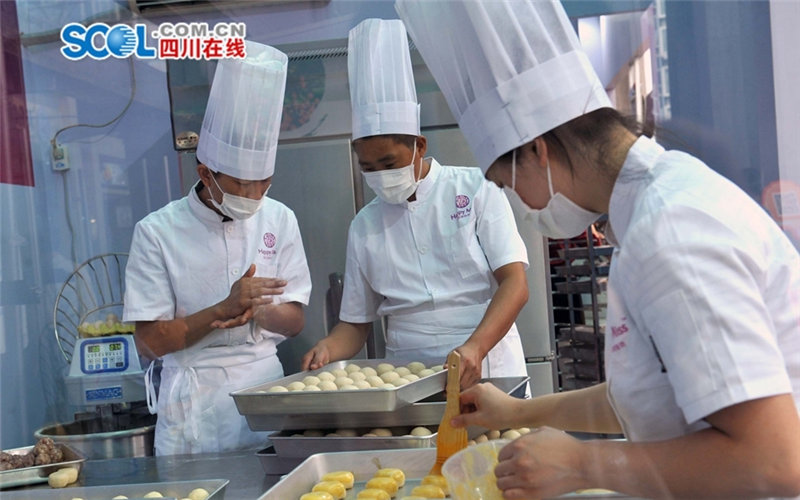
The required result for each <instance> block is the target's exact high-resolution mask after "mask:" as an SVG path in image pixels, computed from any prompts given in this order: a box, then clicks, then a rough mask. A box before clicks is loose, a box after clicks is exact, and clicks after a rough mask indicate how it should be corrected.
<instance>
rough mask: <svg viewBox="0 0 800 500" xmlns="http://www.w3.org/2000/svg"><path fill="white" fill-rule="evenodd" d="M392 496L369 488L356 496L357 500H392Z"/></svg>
mask: <svg viewBox="0 0 800 500" xmlns="http://www.w3.org/2000/svg"><path fill="white" fill-rule="evenodd" d="M391 498H392V496H391V495H390V494H388V493H386V492H385V491H383V490H379V489H378V488H367V489H365V490H361V491H359V492H358V495H356V500H390V499H391Z"/></svg>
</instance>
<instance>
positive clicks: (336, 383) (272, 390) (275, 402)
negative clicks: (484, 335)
mask: <svg viewBox="0 0 800 500" xmlns="http://www.w3.org/2000/svg"><path fill="white" fill-rule="evenodd" d="M446 378H447V374H446V373H444V372H443V370H442V366H441V365H432V366H425V365H424V364H423V363H421V362H419V361H403V360H396V359H392V360H386V359H370V360H349V361H336V362H333V363H329V364H327V365H325V366H323V367H322V368H319V369H317V370H310V371H306V372H300V373H295V374H294V375H289V376H288V377H283V378H281V379H278V380H273V381H271V382H267V383H264V384H259V385H257V386H254V387H249V388H247V389H243V390H240V391H236V392H232V393H231V396H233V399H234V401H235V402H236V408H237V409H238V411H239V413H240V414H241V415H244V416H245V417H246V416H248V415H281V414H287V413H298V414H309V413H329V414H330V413H354V412H376V411H394V410H396V409H397V408H401V407H404V406H408V405H410V404H412V403H414V402H416V401H419V400H420V399H423V398H425V397H427V396H430V395H432V394H435V393H437V392H439V391H441V390H442V389H443V388H444V385H445V382H446Z"/></svg>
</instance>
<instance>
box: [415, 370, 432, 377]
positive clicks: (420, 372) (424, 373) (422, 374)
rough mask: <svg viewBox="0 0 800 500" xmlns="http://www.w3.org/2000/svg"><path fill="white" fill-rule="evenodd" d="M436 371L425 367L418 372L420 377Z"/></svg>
mask: <svg viewBox="0 0 800 500" xmlns="http://www.w3.org/2000/svg"><path fill="white" fill-rule="evenodd" d="M434 373H436V372H435V371H433V370H431V369H430V368H425V369H424V370H420V371H418V372H417V375H418V376H419V378H422V377H427V376H428V375H433V374H434Z"/></svg>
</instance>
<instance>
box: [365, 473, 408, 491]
mask: <svg viewBox="0 0 800 500" xmlns="http://www.w3.org/2000/svg"><path fill="white" fill-rule="evenodd" d="M366 488H375V489H377V490H383V491H385V492H386V493H388V494H389V495H390V496H395V495H396V494H397V490H399V489H400V488H399V487H398V486H397V482H396V481H395V480H394V479H393V478H391V477H380V476H376V477H373V478H372V479H370V480H369V481H367V484H366Z"/></svg>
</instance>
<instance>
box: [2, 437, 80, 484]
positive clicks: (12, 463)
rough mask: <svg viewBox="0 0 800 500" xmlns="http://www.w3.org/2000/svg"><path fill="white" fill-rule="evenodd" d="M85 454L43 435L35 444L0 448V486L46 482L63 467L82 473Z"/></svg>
mask: <svg viewBox="0 0 800 500" xmlns="http://www.w3.org/2000/svg"><path fill="white" fill-rule="evenodd" d="M85 461H86V457H85V456H83V455H82V454H80V453H79V452H78V451H76V450H75V449H74V448H71V447H70V446H68V445H66V444H63V443H55V442H53V440H52V439H51V438H42V439H40V440H39V441H38V442H37V443H36V444H35V445H33V446H25V447H22V448H14V449H8V450H0V471H1V472H0V488H12V487H15V486H24V485H29V484H36V483H44V482H47V478H48V477H49V476H50V474H52V473H54V472H57V471H58V470H60V469H73V470H74V471H75V475H76V476H77V474H78V473H79V472H80V470H81V466H82V465H83V463H84V462H85Z"/></svg>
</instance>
